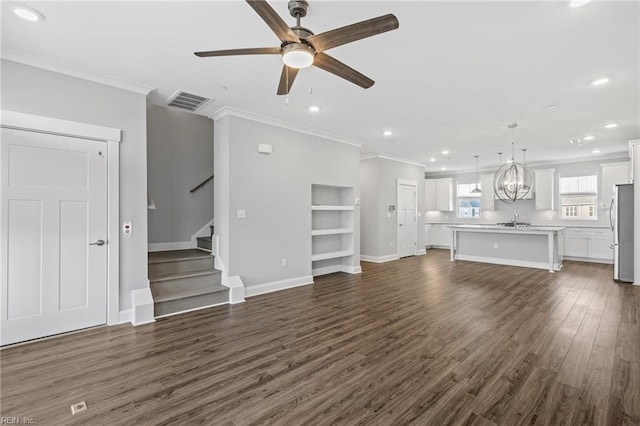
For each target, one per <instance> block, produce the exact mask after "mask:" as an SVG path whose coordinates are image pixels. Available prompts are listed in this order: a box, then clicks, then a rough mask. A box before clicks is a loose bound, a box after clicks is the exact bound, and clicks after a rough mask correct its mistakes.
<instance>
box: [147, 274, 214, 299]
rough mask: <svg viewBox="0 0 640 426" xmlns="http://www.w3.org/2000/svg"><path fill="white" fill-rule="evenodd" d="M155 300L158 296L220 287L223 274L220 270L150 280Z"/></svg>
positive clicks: (165, 276)
mask: <svg viewBox="0 0 640 426" xmlns="http://www.w3.org/2000/svg"><path fill="white" fill-rule="evenodd" d="M150 282H151V292H152V293H153V296H154V300H155V297H156V296H157V295H164V294H172V293H173V292H176V291H180V290H182V289H187V290H207V289H212V288H215V287H216V286H220V285H221V282H222V273H221V272H220V271H218V270H212V271H204V272H188V273H182V274H170V275H164V276H158V277H157V278H154V279H152V280H150Z"/></svg>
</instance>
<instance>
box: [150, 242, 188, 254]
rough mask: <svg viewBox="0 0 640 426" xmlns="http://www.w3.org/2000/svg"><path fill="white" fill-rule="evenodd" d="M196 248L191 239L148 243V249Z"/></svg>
mask: <svg viewBox="0 0 640 426" xmlns="http://www.w3.org/2000/svg"><path fill="white" fill-rule="evenodd" d="M192 248H196V245H195V244H191V241H178V242H175V243H151V244H149V245H148V248H147V250H148V251H150V252H151V251H167V250H187V249H192Z"/></svg>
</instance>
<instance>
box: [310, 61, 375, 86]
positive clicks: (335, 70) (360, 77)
mask: <svg viewBox="0 0 640 426" xmlns="http://www.w3.org/2000/svg"><path fill="white" fill-rule="evenodd" d="M313 65H315V66H316V67H318V68H322V69H323V70H325V71H328V72H330V73H332V74H335V75H337V76H338V77H342V78H344V79H345V80H348V81H350V82H352V83H353V84H357V85H358V86H360V87H362V88H365V89H368V88H369V87H371V86H373V85H374V83H375V81H373V80H371V79H370V78H369V77H367V76H366V75H364V74H361V73H359V72H358V71H356V70H354V69H353V68H351V67H349V66H348V65H345V64H343V63H342V62H340V61H339V60H337V59H336V58H334V57H332V56H329V55H327V54H326V53H317V54H316V57H315V59H314V61H313Z"/></svg>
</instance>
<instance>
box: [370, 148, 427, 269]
mask: <svg viewBox="0 0 640 426" xmlns="http://www.w3.org/2000/svg"><path fill="white" fill-rule="evenodd" d="M361 168H362V170H364V173H361V174H360V179H361V185H362V188H363V191H362V197H361V198H362V203H363V206H364V205H367V206H369V205H371V204H372V202H371V199H370V198H371V197H374V196H375V197H377V202H375V206H373V207H372V208H367V209H366V210H365V208H364V207H363V208H362V212H361V223H363V224H365V223H366V224H367V226H368V227H372V226H375V225H374V224H377V227H375V228H376V233H377V235H376V238H375V240H374V239H372V238H370V237H367V240H366V241H365V240H363V241H364V244H362V245H361V252H362V254H363V255H367V256H374V257H383V256H390V255H394V254H397V253H398V247H397V241H398V229H397V228H398V227H397V204H398V198H397V197H398V195H397V183H398V179H405V180H412V181H415V182H416V183H417V185H418V187H417V192H418V194H417V202H418V212H419V214H420V216H418V217H417V223H418V225H417V233H418V237H417V246H418V249H423V248H424V244H425V241H424V238H425V235H424V232H423V231H422V230H423V228H424V227H423V225H424V221H423V216H422V213H423V212H424V167H421V166H415V165H411V164H407V163H403V162H399V161H393V160H387V159H384V158H372V159H367V160H363V161H362V164H361ZM364 188H366V189H364ZM392 204H393V205H394V206H396V210H395V211H394V212H392V214H391V217H388V216H387V213H388V212H389V206H390V205H392ZM368 229H369V228H367V230H365V229H364V228H361V232H362V233H363V234H364V233H365V232H368Z"/></svg>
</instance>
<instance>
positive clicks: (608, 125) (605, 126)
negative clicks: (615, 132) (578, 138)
mask: <svg viewBox="0 0 640 426" xmlns="http://www.w3.org/2000/svg"><path fill="white" fill-rule="evenodd" d="M616 127H618V123H609V124H605V125H604V128H605V129H615V128H616Z"/></svg>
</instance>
